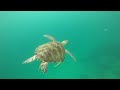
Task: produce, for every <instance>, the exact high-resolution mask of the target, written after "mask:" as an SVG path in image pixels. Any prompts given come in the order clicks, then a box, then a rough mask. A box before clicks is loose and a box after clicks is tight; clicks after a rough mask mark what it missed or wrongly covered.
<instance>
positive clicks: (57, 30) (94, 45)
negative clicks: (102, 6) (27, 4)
mask: <svg viewBox="0 0 120 90" xmlns="http://www.w3.org/2000/svg"><path fill="white" fill-rule="evenodd" d="M0 79H120V11H0Z"/></svg>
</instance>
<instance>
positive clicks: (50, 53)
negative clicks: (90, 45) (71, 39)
mask: <svg viewBox="0 0 120 90" xmlns="http://www.w3.org/2000/svg"><path fill="white" fill-rule="evenodd" d="M43 36H44V37H46V38H48V39H49V40H51V42H48V43H45V44H43V45H40V46H38V47H37V48H36V50H35V55H34V56H32V57H31V58H29V59H27V60H25V61H24V62H23V64H26V63H30V62H32V61H34V60H36V59H37V60H41V61H42V63H41V64H40V66H39V68H40V69H41V71H42V72H43V73H46V72H47V67H48V63H49V62H58V64H57V65H56V66H58V65H59V64H60V63H62V62H63V61H64V58H65V53H67V54H69V55H70V56H71V57H72V58H73V59H74V60H75V61H76V59H75V57H74V56H73V55H72V54H71V53H70V52H69V51H68V50H66V49H65V48H64V45H66V44H67V43H68V40H64V41H62V42H58V41H56V39H55V38H54V37H52V36H50V35H43ZM56 66H55V67H56Z"/></svg>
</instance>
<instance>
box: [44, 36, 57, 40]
mask: <svg viewBox="0 0 120 90" xmlns="http://www.w3.org/2000/svg"><path fill="white" fill-rule="evenodd" d="M43 36H44V37H46V38H48V39H49V40H52V41H56V40H55V38H54V37H52V36H50V35H43Z"/></svg>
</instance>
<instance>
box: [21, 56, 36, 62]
mask: <svg viewBox="0 0 120 90" xmlns="http://www.w3.org/2000/svg"><path fill="white" fill-rule="evenodd" d="M35 59H36V55H34V56H32V57H31V58H29V59H27V60H25V61H24V62H23V63H22V64H26V63H30V62H32V61H34V60H35Z"/></svg>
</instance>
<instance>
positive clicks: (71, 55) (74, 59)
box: [65, 50, 77, 61]
mask: <svg viewBox="0 0 120 90" xmlns="http://www.w3.org/2000/svg"><path fill="white" fill-rule="evenodd" d="M65 52H66V53H67V54H69V55H70V56H71V57H72V58H73V59H74V60H75V61H77V60H76V58H75V57H74V56H73V55H72V53H70V52H69V51H68V50H65Z"/></svg>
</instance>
